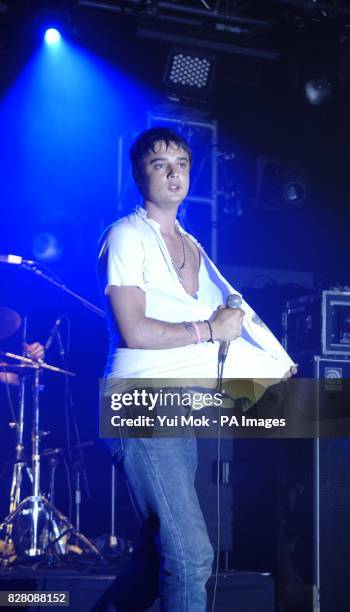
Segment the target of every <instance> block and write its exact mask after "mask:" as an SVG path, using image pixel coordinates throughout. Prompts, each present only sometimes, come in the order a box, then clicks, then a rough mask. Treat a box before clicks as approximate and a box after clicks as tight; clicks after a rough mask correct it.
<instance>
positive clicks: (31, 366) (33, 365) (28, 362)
mask: <svg viewBox="0 0 350 612" xmlns="http://www.w3.org/2000/svg"><path fill="white" fill-rule="evenodd" d="M1 356H3V357H6V358H9V359H15V360H16V361H17V362H19V364H23V366H26V370H28V373H29V372H30V371H33V370H50V371H51V372H56V373H57V374H66V375H67V376H75V373H74V372H70V371H69V370H63V369H62V368H58V367H57V366H54V365H51V364H49V363H45V361H41V360H39V361H36V360H34V359H29V357H23V356H22V355H16V353H10V352H9V351H0V357H1ZM19 364H13V365H12V364H10V365H7V364H6V363H5V364H4V363H3V362H2V364H1V370H2V371H3V372H5V371H8V372H9V371H11V370H9V369H8V368H13V367H14V366H16V365H17V368H16V370H15V373H16V374H19V372H20V371H21V370H19ZM12 371H14V370H12ZM25 373H27V372H25Z"/></svg>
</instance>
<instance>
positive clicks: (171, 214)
mask: <svg viewBox="0 0 350 612" xmlns="http://www.w3.org/2000/svg"><path fill="white" fill-rule="evenodd" d="M143 207H144V208H145V210H146V211H147V216H148V217H149V218H150V219H153V220H154V221H157V223H159V226H160V231H161V232H162V233H163V234H168V235H174V234H175V232H176V225H175V222H176V215H177V211H178V206H176V207H174V208H173V209H170V210H169V209H163V208H160V207H159V206H156V205H155V204H153V203H152V202H149V201H147V200H146V201H145V202H144V203H143Z"/></svg>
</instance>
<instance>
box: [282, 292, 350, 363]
mask: <svg viewBox="0 0 350 612" xmlns="http://www.w3.org/2000/svg"><path fill="white" fill-rule="evenodd" d="M282 324H283V329H284V338H283V346H284V348H285V349H286V351H287V352H288V353H289V354H290V355H293V357H294V358H295V357H296V356H299V358H302V357H304V356H306V355H311V354H313V353H321V354H323V355H339V356H341V355H343V356H347V355H349V356H350V291H341V290H335V289H334V290H329V291H322V293H321V294H313V295H307V296H304V297H302V298H299V299H297V300H293V301H290V302H287V304H286V308H285V311H284V313H283V315H282Z"/></svg>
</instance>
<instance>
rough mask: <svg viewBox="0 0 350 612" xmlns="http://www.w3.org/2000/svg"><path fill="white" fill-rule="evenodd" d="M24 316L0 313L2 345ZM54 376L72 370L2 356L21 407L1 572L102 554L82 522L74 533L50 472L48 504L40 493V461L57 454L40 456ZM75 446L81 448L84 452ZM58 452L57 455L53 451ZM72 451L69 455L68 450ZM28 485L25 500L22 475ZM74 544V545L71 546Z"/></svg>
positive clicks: (0, 543) (1, 373)
mask: <svg viewBox="0 0 350 612" xmlns="http://www.w3.org/2000/svg"><path fill="white" fill-rule="evenodd" d="M21 322H22V320H21V316H20V315H19V314H18V313H17V312H15V311H14V310H10V309H8V308H3V307H0V341H2V340H4V339H6V338H8V337H10V336H12V335H13V334H14V333H15V332H16V331H17V330H18V329H19V327H20V325H21ZM45 371H51V372H53V373H54V374H55V375H57V376H65V377H73V376H74V375H75V374H74V373H73V372H71V371H69V370H66V369H62V368H60V367H57V366H54V365H51V364H49V363H46V362H45V361H43V360H41V359H32V358H30V357H29V356H26V355H18V354H16V353H11V352H3V351H0V382H2V383H4V384H5V385H7V386H8V385H11V384H12V385H13V384H14V385H17V387H18V390H19V392H18V406H17V411H16V412H15V410H13V414H12V417H13V421H14V422H12V423H10V427H12V429H13V430H14V431H15V434H16V448H15V459H14V461H13V471H12V481H11V487H10V501H9V512H8V515H7V516H6V518H5V519H4V520H3V522H2V524H1V525H0V534H1V535H0V567H8V566H10V565H11V564H13V563H14V562H16V563H17V562H19V561H20V562H23V561H24V562H25V561H30V562H33V560H34V561H39V562H40V561H44V562H45V563H48V564H49V565H53V564H55V563H56V562H57V561H58V560H62V559H65V558H68V556H69V554H71V553H72V552H78V553H79V554H81V553H87V554H89V555H93V557H95V558H98V559H102V555H101V553H100V552H99V550H98V548H97V547H96V546H95V545H94V544H93V543H92V542H91V541H90V540H89V539H88V538H87V537H85V536H84V535H83V534H82V533H81V532H80V531H79V520H77V523H76V526H75V527H74V526H73V525H72V523H71V522H70V521H69V520H68V518H67V517H66V516H65V515H64V514H63V513H62V512H60V510H58V509H57V508H56V507H55V506H54V504H53V478H54V471H53V472H52V478H51V485H52V486H51V487H50V490H51V492H50V496H49V499H48V498H47V497H45V495H43V494H42V492H41V488H40V471H41V458H42V457H44V456H47V455H50V454H51V455H52V454H54V453H55V451H51V452H50V451H42V452H41V449H40V446H41V438H42V437H43V435H45V432H43V431H41V429H40V393H41V390H42V385H41V377H42V374H43V372H45ZM27 380H31V382H32V428H31V441H32V442H31V444H32V449H31V450H32V453H31V465H30V466H29V465H27V463H26V461H25V456H24V439H23V434H24V421H25V418H24V417H25V412H26V399H25V398H26V393H25V385H26V381H27ZM86 444H91V443H85V444H83V445H77V447H78V446H84V445H86ZM77 447H75V448H77ZM55 450H57V449H55ZM70 450H71V449H70ZM24 474H27V476H28V478H29V481H30V489H31V492H30V495H28V496H27V497H25V498H24V499H21V498H22V489H23V487H22V484H23V475H24ZM72 542H74V544H72Z"/></svg>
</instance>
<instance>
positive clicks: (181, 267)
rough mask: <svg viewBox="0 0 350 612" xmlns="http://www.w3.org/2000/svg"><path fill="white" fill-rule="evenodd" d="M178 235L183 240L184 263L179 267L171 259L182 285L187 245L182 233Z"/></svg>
mask: <svg viewBox="0 0 350 612" xmlns="http://www.w3.org/2000/svg"><path fill="white" fill-rule="evenodd" d="M178 234H179V235H180V239H181V245H182V256H183V262H182V264H181V266H178V265H177V263H175V261H174V260H173V258H172V257H170V259H171V263H172V264H173V266H174V268H175V271H176V273H177V275H178V277H179V281H180V283H182V282H183V279H182V271H183V269H184V267H185V265H186V245H185V239H184V237H183V235H182V232H178Z"/></svg>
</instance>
